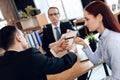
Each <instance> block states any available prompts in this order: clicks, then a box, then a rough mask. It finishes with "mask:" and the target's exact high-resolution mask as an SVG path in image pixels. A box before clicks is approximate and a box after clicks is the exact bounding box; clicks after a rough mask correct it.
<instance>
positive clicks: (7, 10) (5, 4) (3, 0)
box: [0, 0, 15, 24]
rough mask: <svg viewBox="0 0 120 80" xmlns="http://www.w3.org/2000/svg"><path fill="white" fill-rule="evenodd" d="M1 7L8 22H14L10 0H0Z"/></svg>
mask: <svg viewBox="0 0 120 80" xmlns="http://www.w3.org/2000/svg"><path fill="white" fill-rule="evenodd" d="M0 9H1V11H2V14H3V16H4V18H5V20H6V21H7V22H8V24H14V21H15V20H14V17H13V15H12V12H11V9H10V7H9V4H8V0H0Z"/></svg>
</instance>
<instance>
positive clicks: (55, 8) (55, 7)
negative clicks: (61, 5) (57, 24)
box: [48, 7, 59, 14]
mask: <svg viewBox="0 0 120 80" xmlns="http://www.w3.org/2000/svg"><path fill="white" fill-rule="evenodd" d="M50 9H57V11H58V13H59V9H58V8H57V7H50V8H49V9H48V14H49V10H50Z"/></svg>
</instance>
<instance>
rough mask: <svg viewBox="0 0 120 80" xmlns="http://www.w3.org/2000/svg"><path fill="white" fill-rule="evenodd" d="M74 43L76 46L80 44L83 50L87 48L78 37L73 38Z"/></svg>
mask: <svg viewBox="0 0 120 80" xmlns="http://www.w3.org/2000/svg"><path fill="white" fill-rule="evenodd" d="M74 42H75V43H76V44H80V45H83V47H84V48H87V47H88V46H87V44H86V43H85V42H84V39H82V38H79V37H74Z"/></svg>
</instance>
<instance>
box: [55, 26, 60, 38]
mask: <svg viewBox="0 0 120 80" xmlns="http://www.w3.org/2000/svg"><path fill="white" fill-rule="evenodd" d="M55 30H56V37H57V40H59V39H60V37H61V34H60V31H59V30H58V27H55Z"/></svg>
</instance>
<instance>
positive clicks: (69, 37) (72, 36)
mask: <svg viewBox="0 0 120 80" xmlns="http://www.w3.org/2000/svg"><path fill="white" fill-rule="evenodd" d="M71 38H74V36H72V37H68V38H65V40H68V39H71Z"/></svg>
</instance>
